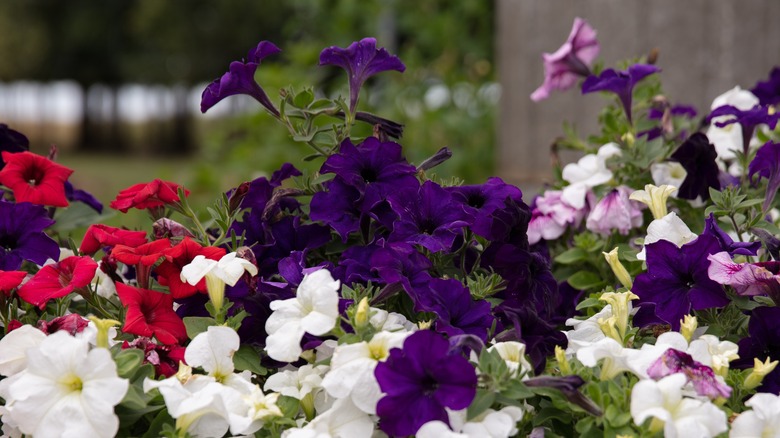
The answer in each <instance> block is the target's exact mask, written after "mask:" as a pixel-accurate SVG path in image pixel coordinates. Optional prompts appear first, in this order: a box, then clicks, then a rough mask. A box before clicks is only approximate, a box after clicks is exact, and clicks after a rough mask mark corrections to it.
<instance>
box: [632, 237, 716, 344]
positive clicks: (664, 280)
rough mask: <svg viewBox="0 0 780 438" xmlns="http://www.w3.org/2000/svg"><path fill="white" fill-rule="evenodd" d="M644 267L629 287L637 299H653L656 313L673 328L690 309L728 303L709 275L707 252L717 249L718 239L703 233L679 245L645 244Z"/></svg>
mask: <svg viewBox="0 0 780 438" xmlns="http://www.w3.org/2000/svg"><path fill="white" fill-rule="evenodd" d="M645 248H646V249H647V271H646V272H643V273H641V274H639V275H638V276H637V277H636V280H635V281H634V287H633V289H632V291H633V292H634V293H635V294H637V295H638V296H639V299H640V303H648V302H650V303H655V313H656V315H657V316H658V317H659V318H661V319H662V320H663V321H665V322H666V323H668V324H670V325H671V326H672V329H673V330H678V329H679V328H680V320H681V319H682V318H683V316H685V315H687V314H689V313H690V311H691V310H692V309H693V310H701V309H707V308H711V307H723V306H725V305H726V304H728V303H729V299H728V298H727V297H726V293H725V292H724V290H723V287H722V286H721V285H720V284H718V283H716V282H715V281H713V280H712V279H710V276H709V274H708V269H709V265H710V262H709V260H707V256H708V255H710V254H716V253H718V252H720V243H719V242H718V240H717V239H716V238H714V237H712V236H710V235H707V234H703V235H701V236H699V237H698V238H696V240H694V241H692V242H689V243H686V244H685V245H683V246H682V247H681V248H678V247H677V245H675V244H674V243H672V242H669V241H666V240H659V241H658V242H655V243H651V244H649V245H646V246H645Z"/></svg>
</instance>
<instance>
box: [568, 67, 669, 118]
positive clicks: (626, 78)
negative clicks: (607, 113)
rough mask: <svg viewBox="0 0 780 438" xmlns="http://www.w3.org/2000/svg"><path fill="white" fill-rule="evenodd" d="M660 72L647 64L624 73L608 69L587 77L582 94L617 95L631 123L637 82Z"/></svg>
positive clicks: (631, 68)
mask: <svg viewBox="0 0 780 438" xmlns="http://www.w3.org/2000/svg"><path fill="white" fill-rule="evenodd" d="M659 71H661V69H660V68H658V67H656V66H654V65H649V64H634V65H632V66H630V67H628V70H625V71H615V70H613V69H611V68H608V69H606V70H604V71H602V72H601V74H600V75H598V76H589V77H588V78H587V79H585V82H583V83H582V94H588V93H593V92H594V91H610V92H612V93H615V94H617V96H618V99H620V103H621V104H622V105H623V111H625V114H626V118H628V121H629V123H631V94H632V92H633V91H634V86H636V84H637V83H639V81H641V80H642V79H644V78H646V77H647V76H650V75H652V74H654V73H658V72H659Z"/></svg>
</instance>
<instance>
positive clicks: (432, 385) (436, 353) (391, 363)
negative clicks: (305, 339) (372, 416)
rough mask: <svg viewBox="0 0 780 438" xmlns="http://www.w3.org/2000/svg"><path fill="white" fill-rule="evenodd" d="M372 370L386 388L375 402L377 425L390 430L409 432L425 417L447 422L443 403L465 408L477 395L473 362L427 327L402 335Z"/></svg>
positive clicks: (380, 384) (452, 407) (380, 383)
mask: <svg viewBox="0 0 780 438" xmlns="http://www.w3.org/2000/svg"><path fill="white" fill-rule="evenodd" d="M375 375H376V378H377V381H378V382H379V387H380V388H381V389H382V392H384V393H385V396H384V397H382V399H381V400H379V403H378V404H377V407H376V412H377V415H378V416H379V427H380V428H381V429H382V430H383V431H384V432H385V433H387V434H388V435H395V436H406V435H412V434H414V433H415V432H417V430H418V429H419V428H420V427H421V426H422V425H423V424H425V423H427V422H429V421H433V420H440V421H444V422H447V421H448V420H447V412H446V410H445V408H449V409H456V410H457V409H464V408H466V407H468V406H469V405H470V404H471V402H472V400H473V399H474V396H475V395H476V389H477V375H476V371H475V369H474V367H473V366H472V365H471V364H470V363H469V361H468V360H466V358H464V357H463V356H460V355H459V354H456V353H455V354H451V353H450V352H449V342H447V340H446V339H444V337H442V336H441V335H439V334H437V333H434V332H431V331H428V330H421V331H418V332H415V333H414V334H412V335H411V336H409V337H408V338H406V340H405V341H404V345H403V349H393V350H391V351H390V357H388V358H387V360H386V361H385V362H380V363H379V364H377V367H376V371H375Z"/></svg>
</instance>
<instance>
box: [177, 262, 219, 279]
mask: <svg viewBox="0 0 780 438" xmlns="http://www.w3.org/2000/svg"><path fill="white" fill-rule="evenodd" d="M216 266H217V262H216V261H215V260H211V259H207V258H206V257H204V256H202V255H198V256H195V258H194V259H192V262H190V264H188V265H185V266H184V267H183V268H181V275H180V277H181V281H186V282H187V283H189V284H190V285H192V286H195V285H196V284H198V282H200V281H201V280H202V279H203V277H205V276H206V274H208V273H209V272H211V270H212V269H214V268H215V267H216Z"/></svg>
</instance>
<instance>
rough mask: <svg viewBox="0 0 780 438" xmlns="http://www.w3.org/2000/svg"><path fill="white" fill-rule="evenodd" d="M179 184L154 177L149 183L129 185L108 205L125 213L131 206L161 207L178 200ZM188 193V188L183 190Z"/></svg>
mask: <svg viewBox="0 0 780 438" xmlns="http://www.w3.org/2000/svg"><path fill="white" fill-rule="evenodd" d="M179 188H181V186H179V185H178V184H176V183H172V182H168V181H163V180H160V179H155V180H154V181H152V182H149V183H141V184H135V185H133V186H130V187H128V188H126V189H124V190H122V191H121V192H119V194H118V195H117V196H116V199H114V200H113V201H111V204H110V207H111V208H113V209H115V210H119V211H121V212H122V213H127V211H128V210H130V209H131V208H137V209H139V210H143V209H146V208H157V207H162V206H164V205H166V204H173V203H175V202H179V201H180V199H179V193H178V191H179ZM189 194H190V191H189V190H186V189H185V190H184V196H188V195H189Z"/></svg>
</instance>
